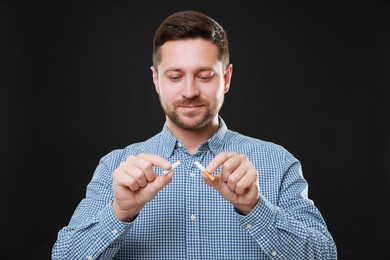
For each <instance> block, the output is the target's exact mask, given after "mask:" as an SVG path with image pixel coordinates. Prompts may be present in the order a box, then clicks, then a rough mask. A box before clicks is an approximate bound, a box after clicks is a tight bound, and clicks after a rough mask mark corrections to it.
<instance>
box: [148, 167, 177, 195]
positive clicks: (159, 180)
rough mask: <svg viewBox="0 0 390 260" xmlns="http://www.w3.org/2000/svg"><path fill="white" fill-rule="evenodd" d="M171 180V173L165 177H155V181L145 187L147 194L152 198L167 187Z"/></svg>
mask: <svg viewBox="0 0 390 260" xmlns="http://www.w3.org/2000/svg"><path fill="white" fill-rule="evenodd" d="M172 179H173V172H170V173H168V174H167V175H161V176H157V177H156V179H155V180H154V181H152V182H149V183H148V185H147V190H148V191H147V192H148V193H150V194H151V195H152V194H153V195H152V196H153V197H154V196H156V194H157V193H158V192H159V191H160V190H162V189H163V188H164V187H165V186H167V185H168V184H169V183H170V182H172Z"/></svg>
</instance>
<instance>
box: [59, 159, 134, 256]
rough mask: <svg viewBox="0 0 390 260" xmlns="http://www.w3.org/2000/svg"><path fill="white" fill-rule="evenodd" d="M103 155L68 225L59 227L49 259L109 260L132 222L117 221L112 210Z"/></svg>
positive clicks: (108, 171)
mask: <svg viewBox="0 0 390 260" xmlns="http://www.w3.org/2000/svg"><path fill="white" fill-rule="evenodd" d="M108 158H109V156H106V157H103V158H102V160H101V162H100V163H99V165H98V167H97V168H96V171H95V173H94V175H93V178H92V180H91V182H90V183H89V184H88V187H87V193H86V197H85V198H84V199H83V200H82V201H81V202H80V204H79V205H78V206H77V208H76V210H75V212H74V214H73V216H72V218H71V220H70V222H69V225H68V226H66V227H64V228H62V229H61V230H60V231H59V233H58V236H57V241H56V242H55V244H54V246H53V250H52V259H53V260H54V259H111V258H112V257H114V256H115V254H116V253H117V251H118V250H119V249H120V245H121V242H122V240H123V239H124V237H125V235H126V233H127V232H128V231H129V229H131V227H132V225H133V223H132V222H131V223H124V222H121V221H119V220H118V219H117V218H116V216H115V215H114V212H113V209H112V199H113V192H112V179H111V178H112V177H111V176H112V171H111V170H110V168H112V167H110V166H109V162H108Z"/></svg>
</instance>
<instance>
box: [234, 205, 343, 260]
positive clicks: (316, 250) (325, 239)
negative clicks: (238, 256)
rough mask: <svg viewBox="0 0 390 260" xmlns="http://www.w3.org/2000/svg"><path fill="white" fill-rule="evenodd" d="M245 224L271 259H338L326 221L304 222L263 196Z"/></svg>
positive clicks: (242, 221)
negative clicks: (325, 224) (324, 223)
mask: <svg viewBox="0 0 390 260" xmlns="http://www.w3.org/2000/svg"><path fill="white" fill-rule="evenodd" d="M240 218H241V220H240V222H241V224H242V226H243V227H244V228H245V229H246V230H247V232H249V233H250V234H251V236H252V237H253V238H254V239H255V240H256V242H257V243H258V244H259V246H260V247H261V248H262V250H263V251H264V253H266V254H267V255H268V256H269V258H270V259H336V258H337V251H336V247H335V244H334V241H333V239H332V237H331V236H330V234H329V232H328V231H327V229H326V227H325V226H323V224H322V223H319V222H316V221H315V220H314V219H315V218H314V219H313V223H310V224H308V223H303V222H301V221H299V220H297V219H296V218H294V217H293V216H292V215H290V214H288V213H287V212H286V211H283V210H281V209H280V208H278V207H275V206H273V205H271V204H270V203H269V202H268V201H267V200H266V199H265V198H261V200H260V202H259V204H258V205H257V207H256V208H255V209H254V210H253V212H251V213H250V214H249V215H247V216H240Z"/></svg>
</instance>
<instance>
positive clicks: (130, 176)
mask: <svg viewBox="0 0 390 260" xmlns="http://www.w3.org/2000/svg"><path fill="white" fill-rule="evenodd" d="M154 166H157V167H160V168H162V169H164V170H169V169H170V168H171V167H172V164H171V163H170V162H168V161H167V160H165V159H164V158H162V157H160V156H158V155H154V154H139V155H137V156H128V157H127V160H126V161H125V162H123V163H121V164H120V166H119V167H118V168H117V169H116V170H115V171H114V173H113V182H114V196H115V199H114V201H113V203H112V208H113V210H114V213H115V215H116V217H117V218H118V220H120V221H125V222H128V221H131V220H133V219H134V218H135V217H136V216H137V214H138V213H139V212H140V211H141V209H142V208H143V207H144V206H145V205H146V203H148V202H149V201H151V200H152V199H153V198H154V197H155V196H156V194H157V193H158V192H159V191H160V190H161V189H162V188H164V187H165V186H166V185H168V184H169V183H170V182H171V181H172V177H173V173H172V172H170V173H168V174H167V175H162V176H159V175H157V174H156V172H155V171H154V169H153V167H154Z"/></svg>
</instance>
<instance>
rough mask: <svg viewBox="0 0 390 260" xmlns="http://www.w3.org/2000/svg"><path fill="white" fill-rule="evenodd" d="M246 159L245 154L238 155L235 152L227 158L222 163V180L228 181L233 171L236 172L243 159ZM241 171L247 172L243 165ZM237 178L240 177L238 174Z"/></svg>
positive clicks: (242, 172)
mask: <svg viewBox="0 0 390 260" xmlns="http://www.w3.org/2000/svg"><path fill="white" fill-rule="evenodd" d="M245 159H246V157H245V155H238V154H235V155H233V156H232V157H230V158H229V159H227V160H226V161H225V162H224V163H223V164H222V170H221V177H222V181H224V182H228V180H229V178H230V176H231V174H232V173H233V172H235V171H236V170H237V169H238V168H239V167H240V166H241V164H242V161H244V160H245ZM239 173H241V174H245V169H244V167H242V166H241V171H240V172H239ZM237 178H238V176H237V177H236V178H235V179H237ZM237 181H238V179H237ZM232 184H233V183H232ZM234 184H235V183H234Z"/></svg>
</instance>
